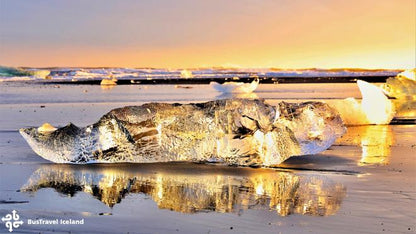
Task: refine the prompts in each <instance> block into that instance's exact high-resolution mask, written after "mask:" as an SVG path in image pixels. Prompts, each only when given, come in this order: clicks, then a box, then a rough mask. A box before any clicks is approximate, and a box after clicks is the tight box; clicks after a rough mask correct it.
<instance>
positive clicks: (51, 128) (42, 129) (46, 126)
mask: <svg viewBox="0 0 416 234" xmlns="http://www.w3.org/2000/svg"><path fill="white" fill-rule="evenodd" d="M56 129H57V128H55V127H54V126H52V125H51V124H50V123H44V124H42V126H40V127H39V128H38V132H53V131H55V130H56Z"/></svg>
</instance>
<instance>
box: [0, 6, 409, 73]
mask: <svg viewBox="0 0 416 234" xmlns="http://www.w3.org/2000/svg"><path fill="white" fill-rule="evenodd" d="M415 35H416V1H415V0H348V1H346V0H238V1H237V0H235V1H224V0H222V1H220V0H210V1H202V0H201V1H199V0H177V1H170V0H166V1H161V0H153V1H150V0H146V1H133V0H131V1H130V0H129V1H127V0H122V1H110V0H94V1H82V0H71V1H54V0H43V1H22V0H1V1H0V65H7V66H32V67H50V66H82V67H87V66H88V67H90V66H111V67H157V68H196V67H211V66H226V67H249V68H259V67H275V68H310V67H318V68H341V67H349V68H351V67H352V68H413V67H415V63H416V61H415V57H416V54H415V53H416V52H415V51H416V37H415Z"/></svg>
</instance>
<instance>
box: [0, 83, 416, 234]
mask: <svg viewBox="0 0 416 234" xmlns="http://www.w3.org/2000/svg"><path fill="white" fill-rule="evenodd" d="M190 87H191V88H187V89H183V88H174V86H173V85H159V86H150V85H149V86H138V85H134V86H127V85H125V86H116V87H114V88H113V89H102V88H101V87H100V86H93V85H60V86H55V85H41V84H37V85H25V84H17V83H2V84H0V114H1V116H2V121H1V122H0V168H1V169H0V178H1V179H0V216H1V217H3V216H5V215H6V214H8V213H10V212H11V211H12V210H16V211H17V212H18V214H19V215H20V219H21V220H23V221H24V222H25V223H24V224H23V225H22V226H20V227H19V228H17V229H15V230H14V232H15V233H19V232H20V233H39V232H41V233H52V232H58V233H62V232H67V233H69V232H72V233H127V232H129V233H414V232H415V231H416V140H415V139H416V126H415V125H411V124H410V125H380V126H355V127H349V128H348V131H347V133H346V134H345V135H344V136H343V137H342V138H341V139H339V140H338V141H337V142H336V144H334V145H333V146H332V147H331V148H330V149H328V150H327V151H325V152H323V153H321V154H318V155H313V156H301V157H293V158H291V159H289V160H287V161H286V162H284V163H283V164H282V165H280V167H279V168H273V169H271V168H269V169H266V168H265V169H263V168H237V167H226V166H222V165H219V164H192V163H169V164H130V165H129V164H113V165H110V164H100V165H57V164H52V163H49V162H48V161H46V160H43V159H42V158H40V157H39V156H37V155H36V154H35V153H34V152H33V151H32V150H31V149H30V147H29V146H28V145H27V144H26V142H24V139H23V138H22V137H21V136H20V134H19V132H18V129H19V128H22V127H27V126H40V125H41V124H43V123H44V122H49V123H51V124H52V125H54V126H64V125H66V124H67V123H69V122H72V123H74V124H76V125H79V126H85V125H87V124H91V123H94V122H96V121H97V120H98V119H99V118H100V117H101V116H102V115H103V114H105V113H106V112H108V111H109V110H111V109H113V108H116V107H121V106H125V105H140V104H142V103H144V102H152V101H157V102H182V103H186V102H200V101H209V100H213V99H216V98H227V97H232V96H231V95H221V94H219V93H217V92H215V91H213V90H212V89H210V88H209V86H207V85H190ZM253 95H254V96H253ZM240 97H242V98H245V97H248V98H250V97H259V98H265V99H266V100H267V101H268V102H270V103H275V102H276V103H277V102H279V101H305V100H326V101H331V100H332V101H334V100H338V99H343V98H346V97H356V98H359V97H360V94H359V91H358V89H357V88H356V86H355V85H354V84H330V85H323V84H278V85H271V84H270V85H260V87H259V89H258V90H256V93H254V94H252V95H240ZM28 219H31V220H36V219H43V220H55V219H64V220H68V219H72V220H81V219H84V224H73V225H70V224H67V225H64V224H60V225H29V224H27V220H28ZM0 232H2V233H5V232H8V231H7V229H6V228H5V226H4V224H1V227H0Z"/></svg>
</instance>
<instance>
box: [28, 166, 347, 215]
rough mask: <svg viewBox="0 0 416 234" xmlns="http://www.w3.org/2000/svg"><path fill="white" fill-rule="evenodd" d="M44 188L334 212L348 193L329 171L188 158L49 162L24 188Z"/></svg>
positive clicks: (167, 204)
mask: <svg viewBox="0 0 416 234" xmlns="http://www.w3.org/2000/svg"><path fill="white" fill-rule="evenodd" d="M43 188H53V189H55V190H56V191H57V192H59V193H61V194H65V195H68V197H71V196H74V195H75V194H76V193H78V192H85V193H88V194H91V195H92V196H93V197H94V198H96V199H98V200H100V201H101V202H103V203H104V204H106V205H107V206H109V207H114V206H116V205H117V204H118V203H120V202H123V198H124V197H125V196H126V195H128V194H144V195H145V196H146V197H148V198H151V199H152V200H153V201H154V202H155V203H156V204H157V206H158V208H159V209H169V210H172V211H176V212H183V213H197V212H220V213H240V212H241V211H243V210H247V209H260V210H273V211H275V212H277V214H278V215H281V216H287V215H290V214H304V215H312V216H327V215H333V214H335V213H336V212H337V211H338V210H339V208H340V206H341V203H342V200H343V199H344V197H345V194H346V188H345V187H344V186H343V185H342V184H340V183H337V182H334V181H333V180H331V179H330V178H328V177H326V176H323V175H316V174H307V173H305V174H296V173H294V172H292V171H279V170H272V169H250V168H230V167H222V166H217V165H197V164H182V163H179V164H175V163H173V164H138V165H123V164H117V165H86V166H79V165H77V166H73V165H44V166H41V167H40V168H39V169H38V170H36V171H35V172H34V173H33V174H32V176H31V177H30V178H29V179H28V181H27V183H26V184H25V185H23V187H22V188H21V191H22V192H29V193H34V194H35V193H36V191H38V190H40V189H43ZM130 198H131V197H130ZM138 202H139V201H138Z"/></svg>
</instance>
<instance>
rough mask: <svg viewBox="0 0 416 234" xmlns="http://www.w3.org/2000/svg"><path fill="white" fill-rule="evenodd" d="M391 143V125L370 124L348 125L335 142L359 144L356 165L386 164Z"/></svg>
mask: <svg viewBox="0 0 416 234" xmlns="http://www.w3.org/2000/svg"><path fill="white" fill-rule="evenodd" d="M393 143H394V138H393V133H392V130H391V126H389V125H371V126H351V127H349V128H348V129H347V132H346V133H345V134H344V135H343V136H342V137H341V138H339V139H338V140H337V141H336V143H335V144H342V145H356V146H361V149H362V153H361V159H360V161H359V162H358V165H368V164H370V165H371V164H382V165H386V164H388V163H389V160H390V154H391V153H390V151H391V149H390V148H391V146H392V145H393Z"/></svg>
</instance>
